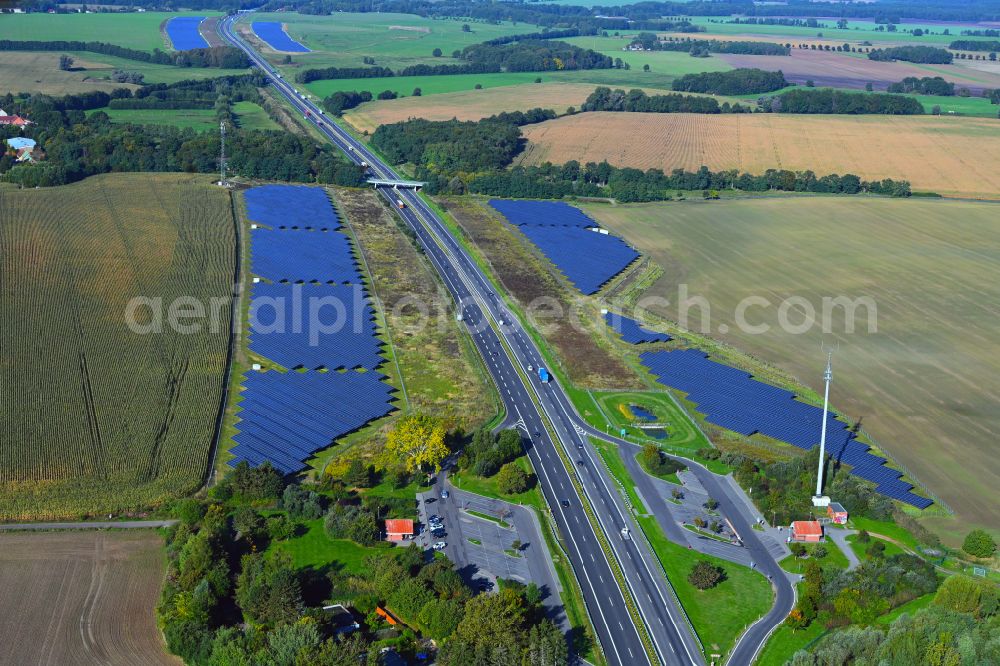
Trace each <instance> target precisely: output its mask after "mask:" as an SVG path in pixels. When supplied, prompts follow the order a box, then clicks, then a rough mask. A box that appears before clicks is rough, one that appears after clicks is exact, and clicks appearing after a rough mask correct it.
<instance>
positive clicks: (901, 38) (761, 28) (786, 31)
mask: <svg viewBox="0 0 1000 666" xmlns="http://www.w3.org/2000/svg"><path fill="white" fill-rule="evenodd" d="M724 20H728V18H727V17H721V18H720V17H715V16H713V17H708V16H698V17H693V18H692V19H691V22H692V23H694V24H696V25H701V26H704V27H705V29H706V30H707V32H706V33H701V34H695V35H691V36H692V37H694V38H699V37H702V38H707V39H710V38H711V36H712V35H713V34H715V35H741V34H747V35H768V36H779V35H781V36H788V37H789V38H807V37H816V35H817V33H820V32H822V33H823V37H824V38H825V39H830V40H843V41H845V42H852V43H853V42H858V41H864V40H868V41H871V42H876V41H881V42H912V43H913V44H928V45H934V46H941V45H946V44H948V43H949V42H951V41H952V40H954V39H976V38H975V37H961V36H959V34H958V33H959V32H960V31H961V27H956V26H955V25H949V26H947V27H949V28H950V29H951V33H952V34H951V35H950V36H949V35H942V34H933V35H924V36H922V37H914V36H913V35H911V34H909V33H908V32H906V31H907V30H912V29H913V28H920V29H922V30H925V31H926V30H928V29H929V30H930V31H931V32H934V33H941V32H942V31H943V30H944V27H942V26H937V25H930V26H928V25H926V24H923V25H922V24H918V23H900V24H898V25H897V26H896V32H878V31H876V30H875V27H876V24H875V22H874V21H854V20H850V21H848V23H847V29H845V30H839V29H838V28H837V22H836V20H832V19H818V21H819V23H820V24H821V25H825V27H822V28H807V27H795V26H784V25H738V24H729V23H715V22H714V21H724Z"/></svg>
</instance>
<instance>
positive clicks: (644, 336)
mask: <svg viewBox="0 0 1000 666" xmlns="http://www.w3.org/2000/svg"><path fill="white" fill-rule="evenodd" d="M604 321H605V322H607V324H608V326H610V327H611V329H612V330H613V331H615V332H616V333H618V335H620V336H622V340H624V341H625V342H628V343H629V344H633V345H638V344H642V343H644V342H667V341H669V340H672V339H673V338H671V337H670V336H669V335H667V334H666V333H657V332H656V331H651V330H649V329H648V328H646V327H645V326H643V325H642V324H640V323H639V322H638V321H636V320H635V319H632V318H630V317H626V316H625V315H620V314H618V313H617V312H605V313H604Z"/></svg>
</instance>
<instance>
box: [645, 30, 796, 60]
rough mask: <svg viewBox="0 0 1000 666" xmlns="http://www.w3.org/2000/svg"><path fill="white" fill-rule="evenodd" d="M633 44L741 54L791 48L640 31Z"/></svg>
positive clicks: (786, 51) (776, 52)
mask: <svg viewBox="0 0 1000 666" xmlns="http://www.w3.org/2000/svg"><path fill="white" fill-rule="evenodd" d="M630 45H631V46H638V47H642V48H643V49H644V50H646V51H693V50H694V51H698V52H704V53H733V54H740V55H767V56H786V55H788V54H789V53H790V52H791V49H790V48H789V47H788V46H786V45H784V44H778V43H775V42H749V41H725V40H719V39H692V38H690V37H676V38H675V37H667V38H666V39H660V38H659V37H658V36H657V35H656V33H653V32H640V33H639V34H638V35H637V36H636V38H635V39H633V40H632V42H631V44H630Z"/></svg>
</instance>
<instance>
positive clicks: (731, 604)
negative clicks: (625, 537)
mask: <svg viewBox="0 0 1000 666" xmlns="http://www.w3.org/2000/svg"><path fill="white" fill-rule="evenodd" d="M638 521H639V525H640V526H641V527H642V530H643V532H645V534H646V538H647V539H648V540H649V542H650V545H652V547H653V551H654V552H655V553H656V556H657V557H658V558H659V559H660V563H661V564H662V565H663V567H664V569H665V570H666V572H667V576H668V577H669V578H670V582H671V584H672V585H673V586H674V589H675V590H676V592H677V597H678V598H679V599H680V601H681V604H683V606H684V610H685V611H687V614H688V616H689V617H690V618H691V622H692V624H694V628H695V631H697V632H698V636H699V637H700V638H701V641H702V643H704V645H705V648H706V650H707V651H709V652H712V651H718V652H721V653H722V654H725V653H726V652H727V651H728V650H729V649H730V648H731V647H732V646H733V644H734V643H735V641H736V639H737V638H738V637H739V636H740V634H742V633H743V629H744V628H745V627H746V626H747V625H748V624H750V623H752V622H755V621H756V620H757V619H758V618H759V617H760V616H761V615H763V614H764V613H766V612H767V611H768V610H769V609H770V608H771V603H772V601H773V593H772V590H771V584H770V583H769V582H768V581H767V579H766V578H765V577H764V576H763V575H762V574H760V573H758V572H756V571H753V570H751V569H748V568H746V567H741V566H739V565H737V564H733V563H731V562H726V561H725V560H720V559H718V558H715V557H710V556H708V555H702V554H700V553H696V552H695V551H693V550H689V549H687V548H684V547H683V546H678V545H677V544H675V543H673V542H671V541H668V540H667V538H666V537H665V536H663V531H662V530H661V529H660V526H659V524H657V522H656V518H654V517H652V516H649V517H644V518H643V517H640V518H638ZM698 560H708V561H709V562H711V563H713V564H715V565H718V566H720V567H722V568H723V569H724V570H725V572H726V580H724V581H723V582H722V583H720V584H719V585H717V586H716V587H714V588H712V589H710V590H699V589H697V588H696V587H695V586H694V585H692V584H691V583H689V582H688V579H687V577H688V574H689V573H690V572H691V567H693V566H694V564H695V562H697V561H698ZM716 646H718V647H716Z"/></svg>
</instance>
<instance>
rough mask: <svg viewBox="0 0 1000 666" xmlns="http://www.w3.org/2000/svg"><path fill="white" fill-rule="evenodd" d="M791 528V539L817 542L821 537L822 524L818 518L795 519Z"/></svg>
mask: <svg viewBox="0 0 1000 666" xmlns="http://www.w3.org/2000/svg"><path fill="white" fill-rule="evenodd" d="M791 529H792V536H791V537H790V538H791V540H792V541H807V542H817V541H820V540H822V538H823V526H822V525H820V524H819V521H818V520H796V521H795V522H794V523H792V528H791Z"/></svg>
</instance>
